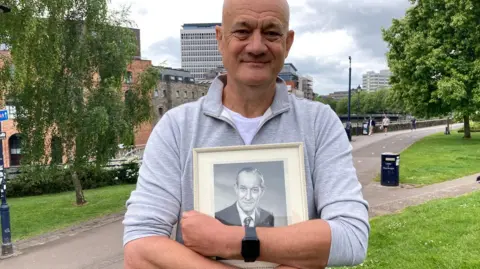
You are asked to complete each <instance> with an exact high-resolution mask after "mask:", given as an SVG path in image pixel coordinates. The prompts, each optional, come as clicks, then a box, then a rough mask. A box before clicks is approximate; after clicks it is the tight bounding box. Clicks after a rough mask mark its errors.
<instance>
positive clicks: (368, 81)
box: [362, 70, 391, 91]
mask: <svg viewBox="0 0 480 269" xmlns="http://www.w3.org/2000/svg"><path fill="white" fill-rule="evenodd" d="M390 76H391V73H390V70H380V72H378V73H376V72H373V71H369V72H367V73H365V74H363V78H362V88H363V90H367V91H376V90H379V89H384V88H390Z"/></svg>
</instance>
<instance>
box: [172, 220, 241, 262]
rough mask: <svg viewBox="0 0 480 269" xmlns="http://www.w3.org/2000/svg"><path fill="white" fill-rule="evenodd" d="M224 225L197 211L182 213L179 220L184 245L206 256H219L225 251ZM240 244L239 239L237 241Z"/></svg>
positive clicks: (225, 234) (226, 234)
mask: <svg viewBox="0 0 480 269" xmlns="http://www.w3.org/2000/svg"><path fill="white" fill-rule="evenodd" d="M226 227H227V226H226V225H224V224H223V223H221V222H220V221H219V220H217V219H215V218H213V217H210V216H208V215H205V214H202V213H199V212H197V211H188V212H185V213H183V216H182V221H181V229H182V237H183V241H184V245H185V246H186V247H188V248H189V249H191V250H193V251H195V252H197V253H199V254H201V255H203V256H207V257H214V256H220V257H222V255H223V253H225V251H226V248H227V246H226V244H223V243H222V242H225V238H222V237H225V236H228V233H227V232H226V230H227V229H226ZM239 244H240V241H239Z"/></svg>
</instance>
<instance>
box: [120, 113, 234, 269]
mask: <svg viewBox="0 0 480 269" xmlns="http://www.w3.org/2000/svg"><path fill="white" fill-rule="evenodd" d="M171 117H172V116H171V115H170V113H168V112H167V113H166V114H165V115H164V116H163V117H162V119H161V120H160V122H159V123H158V124H157V126H156V127H155V128H154V130H153V132H152V134H151V135H150V138H149V140H148V143H147V146H146V148H145V152H144V155H143V162H142V166H141V167H140V170H139V178H138V181H137V186H136V189H135V190H134V191H133V192H132V193H131V196H130V198H129V199H128V201H127V212H126V214H125V219H124V221H123V224H124V227H125V228H124V238H123V240H124V258H125V268H126V269H150V268H151V269H163V268H188V269H191V268H229V267H227V266H225V265H223V264H220V263H219V262H216V261H213V260H209V259H207V258H205V257H203V256H201V255H200V254H198V253H196V252H194V251H191V250H190V249H188V248H187V247H185V246H184V245H182V244H179V243H177V242H176V241H174V240H172V239H170V235H171V233H172V229H173V227H174V225H175V224H176V223H177V221H178V216H179V215H180V208H181V204H180V201H181V182H180V180H181V176H182V168H181V165H180V152H179V150H178V149H179V145H178V142H177V141H176V138H177V137H179V136H180V134H179V132H178V128H177V126H176V125H175V122H174V121H173V120H172V119H171Z"/></svg>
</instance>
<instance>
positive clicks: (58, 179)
mask: <svg viewBox="0 0 480 269" xmlns="http://www.w3.org/2000/svg"><path fill="white" fill-rule="evenodd" d="M138 169H139V166H138V164H137V163H128V164H124V165H122V166H120V168H115V169H108V168H97V167H95V166H93V165H89V166H86V167H84V168H82V169H81V172H80V173H79V179H80V182H81V183H82V187H83V189H85V190H87V189H95V188H100V187H106V186H114V185H121V184H135V183H136V182H137V177H138ZM71 172H72V170H71V169H70V168H64V167H61V166H46V167H45V166H37V167H26V168H22V170H21V173H20V174H19V175H17V176H16V177H14V178H12V179H9V180H7V195H8V197H25V196H34V195H42V194H54V193H61V192H68V191H74V190H75V188H74V186H73V181H72V176H71V175H72V173H71Z"/></svg>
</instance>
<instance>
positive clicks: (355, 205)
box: [225, 107, 370, 268]
mask: <svg viewBox="0 0 480 269" xmlns="http://www.w3.org/2000/svg"><path fill="white" fill-rule="evenodd" d="M323 109H324V111H326V112H324V113H319V114H320V115H318V117H322V119H318V122H317V123H316V124H320V122H321V121H324V122H325V123H324V124H325V126H324V127H323V128H317V133H318V134H319V135H318V137H317V142H316V144H317V146H316V149H315V151H316V157H315V161H314V163H313V164H312V165H314V171H313V173H314V175H313V178H314V188H315V189H314V195H315V204H316V205H317V212H318V215H320V217H321V219H316V220H309V221H306V222H303V223H298V224H295V225H290V226H286V227H275V228H257V235H258V237H259V239H260V257H259V260H262V261H268V262H273V263H277V264H284V265H288V266H292V267H295V268H325V267H326V266H349V265H357V264H360V263H361V262H363V261H364V259H365V257H366V253H367V245H368V235H369V231H370V226H369V222H368V204H367V202H366V201H365V200H364V199H363V196H362V192H361V185H360V183H359V182H358V179H357V176H356V170H355V168H354V166H353V161H352V155H351V149H352V147H351V145H350V143H349V141H348V139H347V136H346V135H345V131H344V129H343V126H342V124H341V122H340V121H339V120H338V117H337V116H336V115H334V112H333V111H332V110H331V109H330V108H328V107H324V108H323ZM226 229H229V230H230V233H229V234H230V235H231V236H230V237H229V238H226V239H225V240H227V241H228V242H229V244H228V245H229V247H228V248H227V251H228V252H229V254H228V256H227V258H230V259H242V258H241V255H240V250H241V244H240V242H241V239H242V238H243V236H244V234H245V232H244V230H243V229H242V228H238V227H227V228H226Z"/></svg>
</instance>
